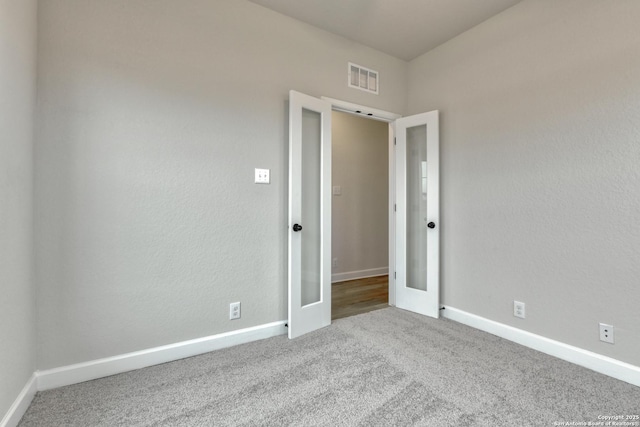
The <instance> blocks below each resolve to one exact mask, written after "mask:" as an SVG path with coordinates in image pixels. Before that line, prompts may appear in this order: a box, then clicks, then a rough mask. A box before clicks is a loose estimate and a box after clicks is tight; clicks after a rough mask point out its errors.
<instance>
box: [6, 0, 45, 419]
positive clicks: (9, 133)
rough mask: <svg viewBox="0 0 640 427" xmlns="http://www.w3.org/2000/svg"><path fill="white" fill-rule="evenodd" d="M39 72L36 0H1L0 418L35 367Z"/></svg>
mask: <svg viewBox="0 0 640 427" xmlns="http://www.w3.org/2000/svg"><path fill="white" fill-rule="evenodd" d="M35 73H36V1H35V0H20V1H16V0H0V418H2V416H3V415H4V414H5V413H6V412H7V411H8V409H9V407H10V406H11V404H12V403H13V402H14V400H15V399H16V397H17V396H18V394H19V393H20V390H22V388H23V387H24V386H25V384H27V381H28V380H29V378H30V377H31V374H33V372H34V371H35V368H36V364H35V362H36V359H35V349H36V347H35V336H36V329H35V325H36V322H35V292H34V288H33V280H32V270H33V269H32V258H33V257H32V253H33V249H32V248H33V227H32V220H33V216H32V209H33V185H32V184H33V179H32V173H33V170H32V165H33V158H32V153H33V123H34V113H35V111H34V108H35V83H36V74H35Z"/></svg>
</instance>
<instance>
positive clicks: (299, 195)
mask: <svg viewBox="0 0 640 427" xmlns="http://www.w3.org/2000/svg"><path fill="white" fill-rule="evenodd" d="M288 234H289V240H288V242H289V255H288V261H289V266H288V270H289V288H288V289H289V296H288V299H289V322H288V326H289V338H295V337H298V336H300V335H303V334H306V333H307V332H311V331H314V330H316V329H319V328H322V327H324V326H328V325H329V324H331V104H329V103H328V102H327V101H323V100H320V99H317V98H313V97H311V96H308V95H304V94H302V93H299V92H295V91H291V92H290V93H289V228H288Z"/></svg>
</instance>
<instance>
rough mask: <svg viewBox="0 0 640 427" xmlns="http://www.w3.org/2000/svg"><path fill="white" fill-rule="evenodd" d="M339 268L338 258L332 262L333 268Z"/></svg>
mask: <svg viewBox="0 0 640 427" xmlns="http://www.w3.org/2000/svg"><path fill="white" fill-rule="evenodd" d="M337 266H338V258H334V259H332V260H331V267H333V268H336V267H337Z"/></svg>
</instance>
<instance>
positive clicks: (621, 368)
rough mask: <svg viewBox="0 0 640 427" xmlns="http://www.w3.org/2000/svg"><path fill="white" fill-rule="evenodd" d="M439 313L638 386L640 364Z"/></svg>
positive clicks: (449, 311)
mask: <svg viewBox="0 0 640 427" xmlns="http://www.w3.org/2000/svg"><path fill="white" fill-rule="evenodd" d="M440 313H441V314H442V317H445V318H447V319H450V320H454V321H456V322H458V323H462V324H464V325H467V326H471V327H472V328H476V329H480V330H481V331H485V332H488V333H490V334H493V335H497V336H499V337H501V338H504V339H507V340H509V341H513V342H515V343H518V344H520V345H523V346H525V347H529V348H532V349H534V350H538V351H541V352H542V353H546V354H548V355H551V356H554V357H557V358H558V359H562V360H566V361H567V362H571V363H575V364H576V365H580V366H583V367H585V368H588V369H591V370H593V371H596V372H599V373H601V374H604V375H608V376H610V377H613V378H616V379H619V380H621V381H624V382H627V383H629V384H633V385H635V386H638V387H640V367H638V366H635V365H631V364H629V363H626V362H621V361H620V360H616V359H613V358H611V357H607V356H603V355H601V354H598V353H594V352H592V351H588V350H584V349H581V348H578V347H574V346H572V345H569V344H565V343H562V342H560V341H555V340H552V339H549V338H545V337H543V336H541V335H536V334H533V333H531V332H527V331H523V330H522V329H518V328H514V327H512V326H508V325H505V324H503V323H498V322H496V321H493V320H489V319H485V318H484V317H480V316H476V315H475V314H471V313H467V312H465V311H462V310H458V309H457V308H453V307H449V306H446V307H445V309H444V310H442V311H440Z"/></svg>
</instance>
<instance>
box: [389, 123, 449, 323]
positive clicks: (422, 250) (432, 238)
mask: <svg viewBox="0 0 640 427" xmlns="http://www.w3.org/2000/svg"><path fill="white" fill-rule="evenodd" d="M395 131H396V153H395V158H396V168H395V178H396V233H395V234H396V248H395V250H396V263H395V264H396V306H397V307H398V308H402V309H405V310H410V311H414V312H416V313H420V314H424V315H427V316H431V317H436V318H437V317H438V316H439V313H440V310H439V308H440V307H439V303H440V283H439V282H440V280H439V276H440V266H439V262H440V261H439V259H440V243H439V226H440V224H439V198H440V196H439V156H440V155H439V144H440V142H439V130H438V111H431V112H428V113H423V114H417V115H415V116H409V117H403V118H400V119H397V120H396V123H395Z"/></svg>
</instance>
